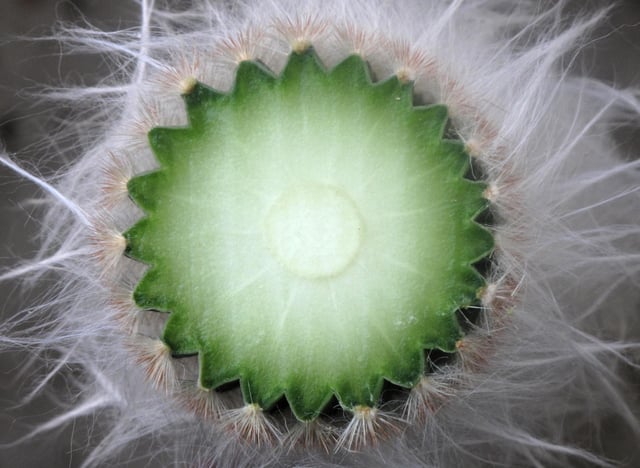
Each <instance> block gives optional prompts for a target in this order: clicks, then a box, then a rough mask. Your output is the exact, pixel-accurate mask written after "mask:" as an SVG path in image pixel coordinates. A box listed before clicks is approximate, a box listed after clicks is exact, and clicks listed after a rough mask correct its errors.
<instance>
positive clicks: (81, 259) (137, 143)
mask: <svg viewBox="0 0 640 468" xmlns="http://www.w3.org/2000/svg"><path fill="white" fill-rule="evenodd" d="M139 3H140V5H141V7H142V13H141V23H140V27H139V28H138V29H135V30H134V29H126V30H122V31H109V32H102V31H98V30H95V29H89V28H87V29H85V28H81V27H76V26H73V27H62V28H61V29H60V30H59V32H58V35H57V36H56V38H57V39H59V40H60V41H62V42H63V43H65V44H66V45H67V50H68V52H69V53H75V52H90V53H95V54H100V55H102V56H104V57H106V58H108V59H109V60H108V63H110V64H112V67H113V70H111V73H110V74H109V75H107V76H105V77H104V80H103V81H102V82H101V83H100V84H98V85H96V86H93V87H87V88H84V87H77V88H66V89H56V90H51V91H48V92H46V93H45V96H46V98H47V99H50V100H53V101H54V102H65V103H66V104H68V105H72V106H75V108H76V109H78V113H77V118H76V119H70V120H69V121H68V122H67V123H66V126H65V127H64V128H62V129H61V130H60V134H59V135H53V136H52V137H51V138H53V139H56V138H59V145H58V146H56V145H54V144H50V146H49V148H54V147H55V148H57V153H56V155H57V158H58V161H59V162H60V163H64V162H65V161H67V154H76V153H81V157H80V158H79V159H77V160H76V161H73V162H72V163H67V164H65V167H64V172H63V174H62V175H61V176H59V177H57V178H56V179H55V180H54V181H48V180H45V179H43V178H42V177H39V176H38V175H36V174H32V173H30V172H28V171H26V170H25V169H23V168H22V166H21V165H20V162H19V161H20V155H6V154H4V155H3V156H2V158H1V159H0V164H2V165H4V166H6V167H8V168H10V169H12V170H13V171H15V172H16V173H18V174H19V175H21V176H23V177H24V179H25V183H35V184H36V185H37V186H38V188H39V189H41V192H42V197H43V200H44V201H45V202H46V209H45V210H43V211H42V216H41V218H40V222H41V223H42V226H43V227H42V237H41V249H40V251H39V253H38V255H37V256H36V257H35V258H34V259H33V260H32V261H26V262H24V261H22V262H17V263H16V264H15V266H14V267H12V268H9V269H6V270H4V271H0V281H12V282H14V283H15V284H18V282H23V284H24V287H25V288H32V287H33V285H34V283H37V281H39V280H42V281H47V285H48V288H49V289H50V291H49V293H48V294H47V295H46V296H45V297H42V298H41V301H40V303H39V304H37V305H32V306H30V307H28V308H25V309H24V310H19V311H16V312H15V314H13V315H12V316H11V317H10V318H9V319H8V320H7V321H6V322H4V323H0V347H1V348H3V349H5V350H20V351H22V352H26V353H29V355H30V356H32V357H33V359H32V360H31V361H30V362H31V367H29V370H28V371H25V373H24V374H23V375H24V377H23V380H27V379H28V375H29V374H28V373H26V372H32V373H33V375H34V376H36V378H35V379H32V380H31V383H30V386H27V387H25V397H24V404H29V402H30V401H31V400H32V399H33V398H34V396H35V395H37V394H39V393H40V392H45V391H46V389H47V387H48V382H49V381H50V380H52V379H54V377H56V376H57V375H58V374H62V375H64V376H65V379H66V386H65V389H66V390H67V392H68V394H65V395H59V399H60V401H59V408H58V413H57V414H55V415H53V416H52V417H51V419H50V420H48V421H47V422H45V423H43V424H41V425H39V426H36V427H34V428H33V430H32V432H31V433H30V434H28V435H27V436H25V437H24V438H22V439H20V440H17V441H14V443H15V444H18V443H28V442H29V441H30V440H35V438H41V437H45V434H51V433H53V432H55V431H56V430H58V429H59V428H61V427H65V426H68V425H72V424H74V421H77V420H80V419H83V420H86V421H89V423H88V424H87V427H88V428H89V429H90V430H88V431H87V432H88V433H87V434H78V433H76V434H75V437H77V438H79V439H80V441H81V442H82V443H84V444H85V445H84V447H86V449H85V451H84V454H83V456H84V462H83V465H82V466H112V465H114V464H118V463H121V464H123V465H127V463H128V460H130V459H131V458H132V457H133V455H134V454H136V455H137V456H140V453H141V452H143V454H142V455H141V456H144V457H146V458H147V459H148V460H150V462H149V463H150V464H154V465H158V466H167V465H175V466H233V467H239V466H260V465H265V466H266V465H273V466H363V467H364V466H366V467H371V466H389V465H391V466H421V467H457V466H497V465H502V466H537V467H542V466H544V467H549V466H559V467H560V466H562V467H565V466H574V465H580V466H583V465H586V464H589V465H595V466H610V465H612V464H613V463H614V462H613V461H611V460H609V459H608V458H607V457H608V455H609V454H608V453H607V452H606V451H604V450H603V449H602V448H601V445H600V442H601V441H600V437H601V434H599V432H600V429H601V428H602V427H603V424H604V422H605V420H609V421H610V420H615V422H616V425H617V427H618V430H619V431H620V433H628V434H632V436H631V437H630V438H629V440H633V437H634V436H635V437H637V438H640V420H639V419H638V413H637V406H635V407H634V405H637V402H634V395H633V394H632V393H631V392H630V389H629V388H628V386H627V383H626V382H625V378H624V372H628V370H629V369H635V370H637V369H638V367H640V364H639V363H638V353H639V352H640V342H639V341H638V336H637V333H635V335H634V327H636V330H637V322H638V319H637V317H638V293H637V291H638V289H639V286H640V249H639V247H638V244H639V239H640V219H639V213H640V159H637V158H635V159H631V160H629V159H627V160H625V159H623V158H622V157H621V155H619V154H618V146H617V144H616V142H615V141H614V140H613V138H612V132H613V130H614V128H615V127H616V126H619V125H622V124H625V125H634V126H637V125H638V123H640V93H639V91H638V90H634V89H628V90H625V89H617V88H613V87H610V86H608V85H605V84H603V83H600V82H597V81H594V80H591V79H589V78H585V77H578V76H573V75H572V74H571V73H569V72H568V71H567V68H568V66H569V65H570V64H571V62H572V59H573V58H574V57H575V56H576V53H577V51H578V50H579V48H580V47H581V46H582V45H584V43H585V41H586V40H587V38H588V34H589V33H590V32H592V31H593V29H594V27H595V26H597V25H599V24H600V23H601V22H602V21H603V20H604V19H605V18H606V15H607V11H602V12H600V13H598V14H595V15H591V16H579V15H578V16H571V15H570V14H569V12H567V11H566V6H567V3H568V2H567V1H565V0H557V1H555V2H552V3H551V5H550V6H548V7H547V8H546V9H541V7H540V2H538V1H536V0H518V1H505V0H464V1H463V0H451V1H446V2H445V1H438V0H420V1H419V0H401V1H395V2H393V1H388V0H322V1H318V0H313V1H312V0H302V1H301V0H266V1H264V0H263V1H258V0H244V1H234V2H223V1H214V0H193V1H192V2H191V3H192V4H193V5H192V6H191V7H190V8H188V9H181V10H175V9H171V3H172V2H161V1H155V2H154V1H153V0H139ZM309 44H311V45H313V46H314V47H315V48H316V50H317V51H318V54H319V55H320V57H321V58H322V60H323V61H324V62H325V63H326V64H327V65H329V66H330V65H334V64H336V63H338V62H339V61H340V60H341V59H343V58H344V57H345V56H346V55H348V54H350V53H353V52H358V53H359V54H361V55H362V56H363V57H364V58H366V59H367V60H368V61H369V63H370V64H371V66H372V70H373V75H374V77H375V78H376V79H383V78H385V77H388V76H390V75H392V74H397V75H398V76H399V77H400V78H401V79H405V80H411V81H414V82H415V93H416V96H417V99H419V100H422V101H424V102H438V103H443V104H446V105H447V106H448V108H449V112H450V115H451V118H452V122H453V124H454V126H455V128H456V130H457V132H458V134H459V136H460V138H461V139H462V140H463V141H464V142H465V144H466V145H467V148H468V149H469V152H470V153H471V154H472V155H473V156H474V158H476V159H477V160H478V161H479V164H480V166H481V167H482V168H483V171H484V172H485V173H486V177H487V181H488V182H489V184H490V191H489V192H488V193H487V198H489V199H490V200H491V201H492V203H493V206H494V207H495V210H496V213H497V215H496V218H497V219H496V226H495V238H496V244H497V248H496V254H495V259H494V262H495V263H496V265H497V267H496V268H494V269H493V270H492V271H493V277H491V278H489V282H490V287H489V288H487V290H486V291H485V294H484V296H483V297H482V299H483V305H484V307H485V310H486V311H487V316H488V317H489V318H488V319H487V321H486V323H484V322H483V323H481V324H478V329H477V330H473V331H472V333H471V334H469V335H468V336H467V337H466V338H465V340H463V342H462V343H460V362H459V363H458V366H457V367H455V368H453V366H452V369H450V370H449V369H443V373H442V374H438V373H436V374H434V376H433V379H434V380H432V381H426V380H425V381H423V382H422V384H421V386H419V387H417V388H416V389H414V390H413V392H414V393H413V394H412V395H411V396H410V398H409V402H408V405H409V406H407V407H405V408H401V409H400V410H399V414H400V415H402V414H405V415H406V414H409V415H410V416H411V417H410V418H409V419H410V420H411V422H409V423H408V424H407V425H406V426H402V430H398V431H395V430H394V431H389V432H392V434H391V435H390V436H389V437H387V438H382V439H381V440H379V441H377V443H376V444H375V446H371V447H365V448H361V447H359V449H358V450H357V451H344V450H335V451H334V450H326V447H324V448H323V447H321V446H323V445H325V444H326V440H329V439H332V438H333V434H329V435H326V434H325V433H322V434H321V435H320V438H321V439H322V441H323V442H322V443H321V444H318V445H319V447H315V448H314V446H313V444H308V445H309V446H308V447H306V448H305V449H303V450H294V449H291V447H290V443H289V442H290V440H291V436H289V437H287V433H286V431H287V429H288V428H285V427H279V426H276V425H273V423H272V422H271V421H270V420H268V419H267V417H266V416H265V415H264V414H263V413H262V410H256V409H255V408H253V407H246V408H243V409H240V410H238V409H237V408H238V406H237V405H236V406H235V408H236V409H232V407H230V406H229V402H226V401H225V402H224V404H222V403H220V402H218V401H217V400H216V401H215V402H213V400H212V401H206V400H202V396H199V398H200V400H198V401H193V402H192V403H191V405H192V406H193V405H196V406H197V407H202V408H203V409H202V411H206V412H208V413H212V414H214V413H215V414H217V413H222V414H226V420H227V424H216V421H215V420H216V419H217V418H197V417H196V416H194V414H193V413H192V412H190V411H188V410H187V409H186V408H185V405H184V404H181V403H180V401H178V400H177V399H175V398H169V397H167V396H166V389H167V387H169V386H173V385H174V384H176V382H177V381H178V380H179V377H178V374H179V375H183V374H185V373H187V374H188V372H189V370H188V369H186V370H185V369H173V368H172V367H171V366H172V365H171V363H167V362H166V359H165V358H168V357H167V351H166V349H165V348H163V347H162V346H163V345H162V343H160V342H152V343H153V346H152V347H148V349H147V351H140V352H141V353H142V354H140V355H139V356H138V357H137V358H136V354H135V352H132V350H131V346H130V342H131V339H132V337H131V335H132V334H133V335H134V336H136V333H137V330H141V333H143V334H146V335H148V336H157V333H158V332H159V330H160V329H161V326H162V323H157V320H156V319H154V318H153V317H150V316H148V315H149V313H148V312H145V311H138V310H135V305H133V304H127V305H125V306H122V304H120V306H119V305H118V304H117V302H118V300H117V299H118V298H119V296H118V294H117V293H115V292H114V291H118V290H119V287H120V286H122V283H123V282H124V283H127V284H129V285H135V281H136V279H137V278H139V274H140V273H141V267H140V266H139V265H134V264H135V262H133V261H129V260H127V259H124V258H121V259H120V260H118V258H119V257H121V256H120V255H119V252H120V251H121V249H122V247H123V245H122V239H121V237H119V236H118V234H117V233H118V232H122V230H123V229H125V228H127V227H128V226H130V225H131V224H132V223H133V222H134V221H135V220H136V219H137V218H139V216H140V214H141V213H140V211H139V210H137V209H136V208H135V207H133V206H131V204H130V202H129V201H128V200H127V199H126V196H124V192H123V187H124V185H123V184H125V183H126V178H127V177H130V176H131V174H137V173H140V172H142V171H144V170H149V169H151V168H154V167H155V166H156V165H157V163H156V162H155V159H154V157H153V155H152V154H151V151H150V150H149V149H148V146H147V144H146V133H147V132H148V130H149V129H151V128H153V127H154V126H157V125H163V126H168V125H184V124H185V123H186V115H185V111H184V106H183V104H182V101H181V99H180V93H181V90H182V91H184V90H185V89H189V86H192V85H193V78H196V79H198V80H201V81H203V82H205V83H206V84H208V85H210V86H212V87H214V88H216V89H220V90H227V89H229V88H230V86H231V84H232V82H233V79H234V72H235V67H236V66H237V63H238V61H240V60H243V59H247V58H249V59H253V58H256V59H260V60H261V61H262V62H264V63H265V64H266V65H267V66H269V67H270V68H272V69H273V70H275V71H279V70H280V69H281V68H282V67H283V66H284V63H285V61H286V57H287V55H288V53H289V51H290V50H291V49H292V48H294V49H296V48H304V47H307V46H308V45H309ZM88 110H90V112H89V111H88ZM87 116H89V117H87ZM123 178H124V179H125V180H124V181H123ZM105 206H106V207H108V209H106V210H105ZM114 207H120V208H118V209H116V208H114ZM105 211H107V212H108V213H109V215H108V216H105ZM113 213H115V215H114V214H113ZM96 220H100V221H99V222H97V221H96ZM102 223H110V227H108V228H107V227H104V228H101V230H102V231H103V233H105V234H106V235H107V236H106V237H105V238H103V239H100V240H99V241H98V242H97V243H98V244H99V245H100V246H102V250H101V252H102V256H103V257H104V258H103V260H100V259H98V260H96V255H95V253H96V239H95V235H94V234H95V232H94V230H95V227H96V226H98V225H100V226H102ZM136 268H137V270H136V271H134V272H133V273H132V269H136ZM127 275H130V276H129V277H126V276H127ZM123 276H125V277H126V278H125V279H121V281H120V284H119V285H116V286H114V285H111V284H109V278H114V277H123ZM131 276H132V277H133V278H132V277H131ZM52 278H54V279H55V282H53V283H52V282H51V279H52ZM105 278H106V280H105ZM27 290H29V289H27ZM123 308H124V309H126V312H123ZM492 311H493V312H495V313H492ZM123 314H124V315H125V316H126V318H125V319H124V321H125V322H127V323H133V322H135V324H136V325H135V329H136V332H135V333H125V332H123V328H122V325H121V322H122V321H123V319H122V317H123ZM131 328H132V329H133V328H134V327H133V325H131ZM154 333H156V335H154ZM140 360H146V361H148V362H149V363H150V364H149V366H147V367H148V368H147V369H146V371H147V372H151V373H153V379H154V380H156V381H157V386H158V387H160V388H154V387H153V386H152V385H150V384H149V382H148V381H147V380H146V379H145V368H143V367H141V366H139V365H138V364H136V361H140ZM74 369H81V370H82V372H81V373H78V372H73V370H74ZM174 373H176V375H174ZM438 379H441V380H438ZM174 381H175V382H174ZM167 382H169V383H167ZM451 382H453V383H451ZM451 386H453V387H455V391H453V392H452V391H451ZM182 393H183V394H184V392H182ZM427 404H428V408H427V409H426V411H425V408H424V405H427ZM203 405H204V406H203ZM421 405H422V407H421ZM227 407H228V408H230V409H228V410H224V409H223V408H227ZM250 410H251V411H250ZM225 411H226V413H225ZM374 416H375V413H374ZM212 419H213V420H214V421H213V422H212ZM222 419H223V420H224V419H225V417H223V418H222ZM362 421H364V423H362V424H361V425H360V426H359V427H360V429H358V430H360V432H361V433H358V432H354V433H353V434H349V433H347V435H346V436H344V437H350V436H351V437H352V438H358V437H359V438H362V439H366V438H368V437H374V435H375V434H373V435H372V434H369V433H368V432H367V431H369V428H368V427H365V425H366V424H368V425H370V426H371V427H375V426H376V425H378V426H384V425H385V423H386V420H383V419H378V420H376V419H375V418H374V417H373V416H372V417H371V418H370V419H366V418H365V419H362ZM223 422H224V421H223ZM365 423H366V424H365ZM393 423H394V425H395V421H393ZM229 424H231V425H235V426H239V427H240V426H241V427H242V431H244V432H246V433H247V434H248V435H247V436H246V439H249V442H251V441H252V440H257V441H259V442H260V443H256V444H251V443H247V440H239V439H238V438H237V437H234V436H233V435H232V434H231V433H230V432H229V431H228V430H227V429H226V426H228V425H229ZM352 424H353V425H354V426H355V425H357V424H358V422H357V421H356V422H352ZM362 428H364V429H362ZM297 430H300V429H297ZM372 430H373V429H372ZM301 433H302V432H301ZM302 434H303V435H302V436H300V435H299V437H300V438H305V437H306V438H310V437H309V434H307V433H302ZM343 434H344V433H343ZM294 435H295V434H294ZM316 436H317V434H316ZM267 440H274V441H273V442H270V443H266V441H267ZM352 442H353V440H350V439H349V440H346V442H345V441H344V439H343V444H344V445H349V446H351V445H354V446H355V445H359V444H352ZM145 446H146V447H148V448H147V449H144V450H142V449H141V447H145Z"/></svg>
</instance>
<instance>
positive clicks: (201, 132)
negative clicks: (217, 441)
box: [125, 50, 492, 420]
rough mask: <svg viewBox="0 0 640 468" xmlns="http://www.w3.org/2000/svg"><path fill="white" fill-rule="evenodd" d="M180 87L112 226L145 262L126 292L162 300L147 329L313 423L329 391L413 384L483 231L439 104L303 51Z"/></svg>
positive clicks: (475, 192)
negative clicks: (223, 79) (219, 86)
mask: <svg viewBox="0 0 640 468" xmlns="http://www.w3.org/2000/svg"><path fill="white" fill-rule="evenodd" d="M185 100H186V104H187V111H188V115H189V119H190V126H189V127H187V128H156V129H154V130H152V131H151V133H150V142H151V146H152V148H153V151H154V153H155V154H156V156H157V158H158V160H159V162H160V165H161V168H160V169H159V170H158V171H156V172H153V173H150V174H145V175H141V176H138V177H136V178H134V179H132V180H131V181H130V183H129V192H130V195H131V197H132V198H133V199H134V200H135V201H136V202H137V203H138V204H139V205H140V206H141V207H142V208H143V209H144V211H145V213H146V216H145V218H143V219H142V220H140V221H139V222H138V223H137V224H136V225H134V226H133V227H132V228H131V229H130V230H129V231H127V233H125V236H126V239H127V242H128V253H129V255H130V256H132V257H134V258H136V259H139V260H141V261H144V262H145V263H147V264H148V265H149V270H148V271H147V273H146V275H145V276H144V277H143V279H142V280H141V282H140V283H139V285H138V287H137V289H136V291H135V293H134V296H135V299H136V302H137V303H138V304H139V305H140V306H141V307H144V308H148V309H155V310H160V311H166V312H170V316H169V321H168V323H167V325H166V327H165V330H164V337H163V338H164V340H165V342H166V343H167V345H168V346H169V347H170V348H171V349H172V351H173V353H174V354H175V355H186V354H194V353H198V354H199V358H200V383H201V385H203V386H204V387H206V388H216V387H219V386H220V385H222V384H225V383H227V382H230V381H234V380H240V384H241V387H242V391H243V396H244V398H245V400H246V402H247V403H255V404H258V405H260V406H261V407H262V408H265V409H268V408H269V407H271V406H272V405H273V404H274V403H275V402H276V401H277V400H278V399H280V398H281V397H282V396H283V395H285V396H286V398H287V401H288V402H289V404H290V406H291V408H292V410H293V412H294V413H295V415H296V416H297V417H298V418H299V419H302V420H312V419H314V418H316V417H317V416H318V414H319V413H320V412H321V411H322V409H323V407H324V406H325V405H326V404H327V402H328V401H329V400H330V398H331V397H332V395H336V396H337V397H338V399H339V401H340V403H341V404H342V405H343V406H344V407H346V408H353V407H355V406H357V405H361V406H375V405H376V403H377V401H378V399H379V397H380V392H381V388H382V383H383V379H387V380H388V381H390V382H392V383H394V384H397V385H400V386H404V387H411V386H413V385H414V384H415V383H416V382H418V381H419V380H420V378H421V376H422V375H423V372H424V366H425V362H424V350H425V349H435V348H437V349H441V350H444V351H448V352H452V351H454V349H455V342H456V340H458V339H459V338H460V336H461V330H460V327H459V325H458V323H457V320H456V315H455V311H456V310H457V309H458V308H460V307H463V306H466V305H469V304H471V303H472V302H474V301H475V298H476V292H477V290H478V289H479V288H480V287H482V286H483V283H484V282H483V279H482V277H481V276H480V275H479V274H478V273H477V272H476V271H475V270H474V269H473V267H472V266H471V264H472V263H473V262H475V261H477V260H479V259H481V258H482V257H484V256H486V255H487V254H488V252H489V251H490V250H491V248H492V237H491V235H490V234H489V233H488V231H486V230H485V229H484V228H482V227H480V226H479V225H477V224H476V223H475V222H474V221H473V218H474V217H475V216H476V215H477V214H478V213H479V212H480V211H482V210H483V209H484V208H485V207H486V201H485V200H484V199H483V198H482V192H483V190H484V188H485V186H484V185H483V184H481V183H476V182H471V181H469V180H466V179H464V178H463V176H464V174H465V172H466V170H467V168H468V156H467V155H466V154H465V153H464V151H463V147H462V145H461V144H460V143H459V142H455V141H448V140H444V139H443V132H444V128H445V125H446V122H447V111H446V108H444V107H442V106H429V107H414V106H413V104H412V88H411V86H410V85H404V84H401V83H400V82H399V81H398V80H397V79H396V78H392V79H389V80H387V81H385V82H382V83H377V84H372V82H371V79H370V76H369V72H368V68H367V65H366V63H365V62H363V61H362V59H361V58H359V57H357V56H353V57H350V58H348V59H346V60H345V61H344V62H342V63H341V64H340V65H338V66H337V67H336V68H335V69H333V70H332V71H330V72H327V71H326V70H325V69H324V68H323V66H322V65H321V64H320V63H319V61H318V59H317V57H316V55H315V54H314V52H313V51H312V50H309V51H306V52H304V53H301V54H297V53H293V54H292V55H291V56H290V59H289V62H288V64H287V66H286V68H285V70H284V71H283V73H282V75H281V76H279V77H276V76H274V75H273V74H272V73H270V72H269V71H268V70H266V69H265V68H264V67H262V66H261V65H260V64H258V63H255V62H242V63H241V64H240V66H239V68H238V72H237V78H236V85H235V88H234V89H233V91H232V92H230V93H229V94H221V93H218V92H216V91H214V90H211V89H209V88H207V87H205V86H203V85H201V84H197V85H196V86H195V87H194V88H193V91H192V92H191V93H190V94H189V95H187V96H185Z"/></svg>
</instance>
